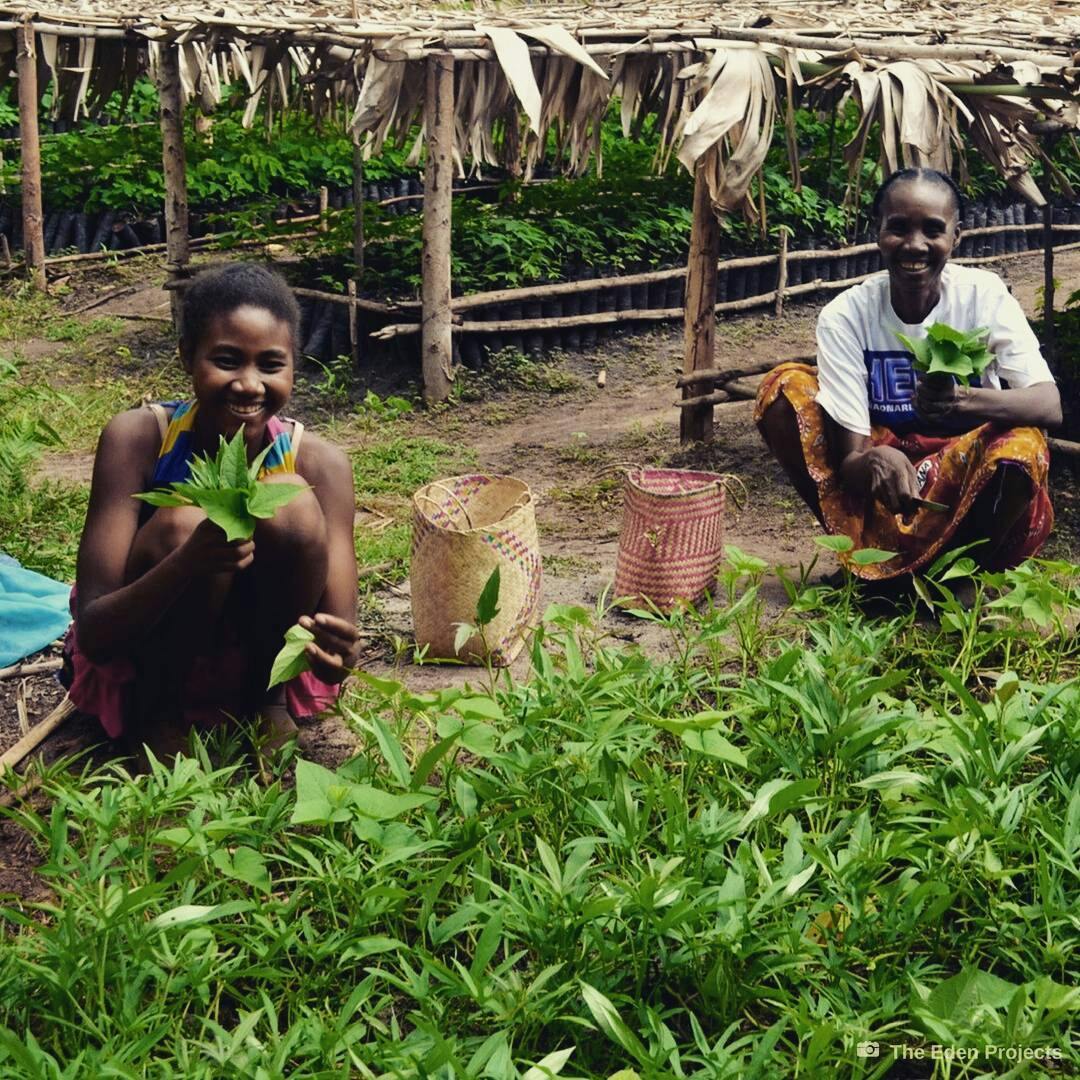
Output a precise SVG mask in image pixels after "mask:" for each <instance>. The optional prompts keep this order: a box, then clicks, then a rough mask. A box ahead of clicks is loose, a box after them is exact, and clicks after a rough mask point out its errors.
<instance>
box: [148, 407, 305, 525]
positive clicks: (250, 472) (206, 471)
mask: <svg viewBox="0 0 1080 1080" xmlns="http://www.w3.org/2000/svg"><path fill="white" fill-rule="evenodd" d="M271 449H272V447H270V446H267V447H266V448H265V449H263V450H262V451H260V453H259V454H258V455H257V456H256V457H255V460H254V461H252V462H251V464H250V465H249V464H248V459H247V444H246V443H245V442H244V431H243V428H241V429H240V430H239V431H238V432H237V433H236V434H235V435H234V436H233V437H232V439H230V440H229V441H228V442H226V440H225V436H224V435H222V436H221V437H220V444H219V446H218V451H217V454H215V455H214V456H213V457H211V456H210V455H209V454H207V455H206V456H205V457H203V456H201V455H196V456H195V457H193V458H192V459H191V472H190V477H191V478H190V479H189V480H179V481H176V482H174V483H172V484H170V485H169V486H168V487H167V488H158V489H156V490H155V491H145V492H141V493H139V494H138V495H136V496H135V498H136V499H141V500H142V501H143V502H147V503H150V505H151V506H197V507H199V508H200V509H201V510H203V511H204V512H205V513H206V516H207V517H208V518H209V519H210V520H211V521H212V522H214V524H215V525H218V526H220V527H221V529H222V530H223V531H224V533H225V536H226V538H227V539H229V540H249V539H250V538H251V537H252V536H254V535H255V525H256V524H257V522H258V521H259V519H260V518H271V517H273V516H274V512H275V511H276V510H277V509H278V508H279V507H282V506H284V505H285V504H286V503H288V502H290V501H291V500H292V499H294V498H295V497H296V496H297V495H299V494H300V492H301V491H304V490H305V489H306V485H304V484H274V483H270V482H269V481H266V480H260V479H259V470H260V469H261V468H262V463H263V461H265V460H266V455H267V454H269V453H270V451H271Z"/></svg>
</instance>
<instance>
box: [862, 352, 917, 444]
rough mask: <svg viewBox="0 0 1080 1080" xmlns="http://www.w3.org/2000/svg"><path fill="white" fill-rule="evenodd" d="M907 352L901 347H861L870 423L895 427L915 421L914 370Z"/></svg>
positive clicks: (909, 354)
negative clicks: (867, 391)
mask: <svg viewBox="0 0 1080 1080" xmlns="http://www.w3.org/2000/svg"><path fill="white" fill-rule="evenodd" d="M912 359H913V357H912V355H911V353H909V352H905V351H903V350H902V349H892V350H878V349H863V362H864V363H865V364H866V375H867V385H868V389H869V393H870V423H871V424H882V425H884V426H885V427H889V428H895V427H904V426H907V425H909V424H914V423H915V422H916V421H917V420H918V416H917V415H916V413H915V408H914V406H913V405H912V399H913V398H914V396H915V369H914V368H913V367H912V366H911V361H912Z"/></svg>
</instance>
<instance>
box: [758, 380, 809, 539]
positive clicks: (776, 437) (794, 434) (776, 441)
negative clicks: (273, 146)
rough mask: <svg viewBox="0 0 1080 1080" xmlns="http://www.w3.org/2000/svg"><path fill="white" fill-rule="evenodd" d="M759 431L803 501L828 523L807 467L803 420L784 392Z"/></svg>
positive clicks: (778, 397)
mask: <svg viewBox="0 0 1080 1080" xmlns="http://www.w3.org/2000/svg"><path fill="white" fill-rule="evenodd" d="M758 429H759V430H760V431H761V435H762V438H763V439H764V440H765V442H766V444H767V445H768V447H769V449H770V450H771V451H772V453H773V457H775V458H776V460H777V461H779V462H780V464H781V465H782V466H783V469H784V472H785V473H787V476H788V479H789V480H790V481H791V483H792V485H793V486H794V488H795V490H796V491H797V492H798V493H799V496H800V498H801V499H802V500H803V502H804V503H806V505H807V506H809V507H810V509H811V510H812V511H813V513H814V516H815V517H816V518H817V519H818V521H821V522H822V524H824V521H822V517H821V505H820V503H819V502H818V493H817V484H815V483H814V481H813V479H812V478H811V476H810V473H809V471H808V470H807V468H806V458H805V457H804V456H803V449H802V440H801V439H800V438H799V420H798V417H797V416H796V415H795V410H794V408H792V405H791V402H790V401H788V399H787V398H786V397H784V395H783V394H782V393H781V394H779V395H778V396H777V398H776V400H775V401H774V402H773V403H772V405H770V406H769V408H768V409H767V410H766V411H765V414H764V416H762V418H761V420H760V421H758Z"/></svg>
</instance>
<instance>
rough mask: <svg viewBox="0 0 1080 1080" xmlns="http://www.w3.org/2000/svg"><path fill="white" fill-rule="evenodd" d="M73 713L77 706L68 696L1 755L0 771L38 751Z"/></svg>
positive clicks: (12, 766) (13, 765) (11, 766)
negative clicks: (32, 751)
mask: <svg viewBox="0 0 1080 1080" xmlns="http://www.w3.org/2000/svg"><path fill="white" fill-rule="evenodd" d="M73 712H75V704H74V702H73V701H72V700H71V698H69V697H68V696H67V694H65V695H64V700H63V701H61V702H60V704H59V705H57V706H56V708H55V709H53V711H52V712H51V713H49V715H48V716H46V717H45V719H44V720H42V721H41V723H40V724H35V725H34V726H33V727H32V728H31V729H30V731H29V734H26V735H24V736H23V737H22V738H21V739H20V740H19V741H18V742H17V743H16V744H15V745H14V746H12V747H11V748H10V749H8V750H5V751H4V753H3V754H0V770H3V769H11V768H14V767H15V766H16V765H18V764H19V762H20V761H22V759H23V758H24V757H26V755H27V754H29V753H30V751H31V750H35V749H37V747H38V746H40V745H41V744H42V743H43V742H44V741H45V740H46V739H47V738H48V737H49V736H50V735H51V734H52V733H53V732H54V731H55V730H56V729H57V728H58V727H59V726H60V725H61V724H62V723H63V722H64V721H65V720H66V719H67V718H68V717H69V716H70V715H71V714H72V713H73Z"/></svg>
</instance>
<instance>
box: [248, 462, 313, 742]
mask: <svg viewBox="0 0 1080 1080" xmlns="http://www.w3.org/2000/svg"><path fill="white" fill-rule="evenodd" d="M271 479H272V480H273V482H277V483H300V482H302V481H300V479H299V477H296V476H292V475H290V474H282V475H281V476H280V478H278V477H274V478H271ZM328 566H329V562H328V552H327V535H326V521H325V519H324V518H323V512H322V508H321V507H320V506H319V501H318V499H317V498H316V497H315V494H314V492H312V491H311V490H307V491H302V492H301V493H300V494H299V495H297V496H295V497H294V498H293V499H292V501H291V502H289V503H287V504H286V505H285V506H283V507H281V508H280V509H279V510H278V511H277V512H276V513H275V514H274V516H273V517H272V518H270V519H267V520H264V521H260V522H259V524H258V526H257V527H256V530H255V562H254V564H253V565H252V567H251V570H250V572H249V575H245V576H246V577H248V578H249V580H248V581H246V582H245V583H244V585H245V593H246V594H247V596H248V598H249V604H250V607H249V609H248V611H247V613H246V615H245V617H244V620H243V622H244V624H245V625H248V626H250V627H251V631H252V637H251V640H252V646H253V648H252V656H253V660H254V663H253V666H252V675H253V684H252V688H251V696H252V699H253V701H254V703H255V704H256V707H257V708H258V709H259V710H260V712H261V713H262V714H263V716H264V718H265V719H266V720H267V721H268V724H267V727H268V728H269V729H270V731H269V734H270V737H271V740H272V741H273V740H275V739H277V740H278V741H280V739H279V738H278V737H279V736H282V735H284V736H287V735H288V734H291V733H292V732H294V731H295V730H296V728H295V725H294V724H293V723H292V721H291V719H289V718H288V714H287V711H286V709H285V687H284V686H283V685H279V686H276V687H274V688H273V689H272V690H269V691H268V690H267V689H266V684H267V682H268V681H269V677H270V667H271V665H272V663H273V660H274V657H275V656H276V655H277V654H278V652H279V651H280V649H281V646H282V643H283V639H284V635H285V631H286V630H288V628H289V627H290V626H292V625H293V624H294V623H295V622H296V621H297V620H298V619H299V618H300V616H301V615H311V614H314V612H315V611H317V610H318V605H319V601H320V599H321V598H322V595H323V592H324V591H325V590H326V575H327V570H328Z"/></svg>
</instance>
